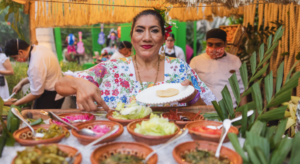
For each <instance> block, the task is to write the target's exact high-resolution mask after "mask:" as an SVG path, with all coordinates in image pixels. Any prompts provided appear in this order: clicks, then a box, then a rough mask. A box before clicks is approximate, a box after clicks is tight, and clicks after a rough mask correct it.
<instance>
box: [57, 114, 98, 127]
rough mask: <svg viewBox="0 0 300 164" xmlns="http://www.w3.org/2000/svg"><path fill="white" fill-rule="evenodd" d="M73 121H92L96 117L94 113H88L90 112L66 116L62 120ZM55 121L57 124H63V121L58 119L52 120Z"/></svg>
mask: <svg viewBox="0 0 300 164" xmlns="http://www.w3.org/2000/svg"><path fill="white" fill-rule="evenodd" d="M66 118H67V119H69V120H71V121H75V120H86V121H90V120H92V119H94V118H95V116H94V115H88V114H81V115H75V116H66V117H61V119H62V120H64V121H66V122H67V123H70V122H69V120H67V119H66ZM52 122H53V123H55V124H57V125H61V124H63V123H61V122H59V121H56V120H52Z"/></svg>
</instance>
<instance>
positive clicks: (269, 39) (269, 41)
mask: <svg viewBox="0 0 300 164" xmlns="http://www.w3.org/2000/svg"><path fill="white" fill-rule="evenodd" d="M271 45H272V35H270V36H269V38H268V49H269V48H270V47H271Z"/></svg>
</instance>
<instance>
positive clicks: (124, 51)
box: [110, 41, 132, 60]
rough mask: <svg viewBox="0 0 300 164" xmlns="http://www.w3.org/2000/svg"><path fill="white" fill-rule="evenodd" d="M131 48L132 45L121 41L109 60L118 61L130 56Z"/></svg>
mask: <svg viewBox="0 0 300 164" xmlns="http://www.w3.org/2000/svg"><path fill="white" fill-rule="evenodd" d="M131 48H132V44H131V43H130V42H128V41H123V42H120V43H119V46H118V50H117V51H115V53H114V54H113V55H112V56H111V58H110V60H112V59H120V58H126V57H129V56H130V55H131Z"/></svg>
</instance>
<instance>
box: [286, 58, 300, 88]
mask: <svg viewBox="0 0 300 164" xmlns="http://www.w3.org/2000/svg"><path fill="white" fill-rule="evenodd" d="M298 63H299V61H296V62H295V64H294V65H293V66H292V68H291V69H290V71H289V73H288V75H287V76H286V80H285V82H286V83H287V82H288V81H289V79H290V77H291V74H292V72H293V70H294V69H295V67H296V65H297V64H298Z"/></svg>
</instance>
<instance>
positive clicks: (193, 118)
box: [163, 109, 204, 121]
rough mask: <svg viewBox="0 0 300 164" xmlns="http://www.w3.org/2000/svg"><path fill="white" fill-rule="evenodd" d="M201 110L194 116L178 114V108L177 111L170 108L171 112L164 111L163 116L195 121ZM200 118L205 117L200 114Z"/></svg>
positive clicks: (176, 119)
mask: <svg viewBox="0 0 300 164" xmlns="http://www.w3.org/2000/svg"><path fill="white" fill-rule="evenodd" d="M200 112H201V111H200V110H199V112H198V113H197V114H195V115H194V116H193V117H185V116H181V115H180V114H178V109H176V111H175V112H174V111H172V110H170V112H169V113H164V114H163V117H164V118H168V119H170V120H175V121H194V120H195V119H196V118H197V117H198V116H199V114H200ZM200 119H201V120H204V117H203V116H202V115H200Z"/></svg>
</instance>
